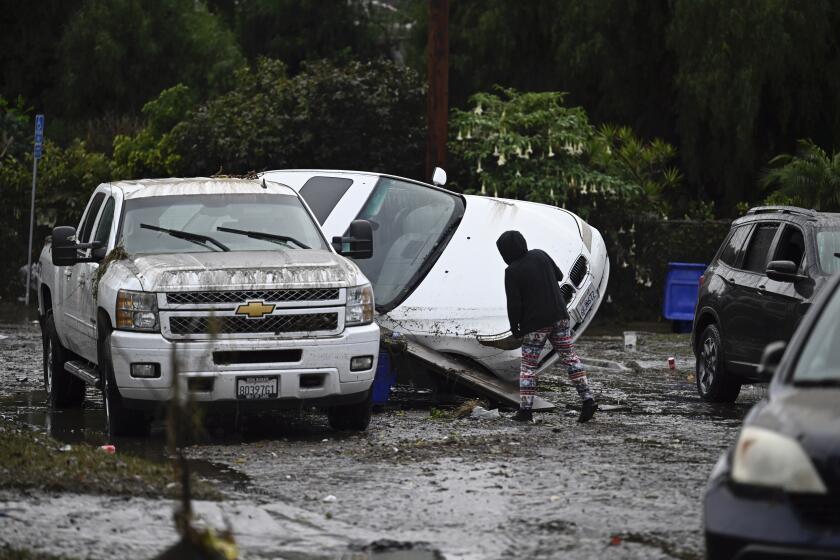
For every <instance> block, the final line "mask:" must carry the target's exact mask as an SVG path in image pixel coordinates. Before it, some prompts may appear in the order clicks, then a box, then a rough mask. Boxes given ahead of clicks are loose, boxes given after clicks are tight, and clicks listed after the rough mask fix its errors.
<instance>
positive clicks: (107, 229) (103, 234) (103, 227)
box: [93, 197, 114, 246]
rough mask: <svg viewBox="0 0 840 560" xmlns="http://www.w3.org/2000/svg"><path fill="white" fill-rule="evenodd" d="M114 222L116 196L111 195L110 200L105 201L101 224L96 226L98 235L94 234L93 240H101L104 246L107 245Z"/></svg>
mask: <svg viewBox="0 0 840 560" xmlns="http://www.w3.org/2000/svg"><path fill="white" fill-rule="evenodd" d="M112 223H114V197H110V198H109V199H108V202H106V203H105V208H104V209H103V210H102V217H101V218H100V219H99V225H97V226H96V235H94V236H93V240H94V241H99V242H100V243H102V245H103V246H105V245H107V244H108V235H109V234H110V233H111V224H112Z"/></svg>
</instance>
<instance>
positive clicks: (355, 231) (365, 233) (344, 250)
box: [332, 220, 373, 259]
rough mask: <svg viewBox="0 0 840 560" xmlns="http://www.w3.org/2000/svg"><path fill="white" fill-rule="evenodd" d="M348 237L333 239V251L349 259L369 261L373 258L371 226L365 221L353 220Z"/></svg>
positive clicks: (348, 230)
mask: <svg viewBox="0 0 840 560" xmlns="http://www.w3.org/2000/svg"><path fill="white" fill-rule="evenodd" d="M347 233H348V235H346V236H344V237H338V236H336V237H333V238H332V246H333V249H335V250H336V252H337V253H338V254H339V255H343V256H345V257H350V258H351V259H369V258H371V257H372V256H373V226H371V224H370V222H369V221H367V220H353V221H352V222H350V227H349V228H348V229H347Z"/></svg>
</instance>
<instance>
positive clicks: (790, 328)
mask: <svg viewBox="0 0 840 560" xmlns="http://www.w3.org/2000/svg"><path fill="white" fill-rule="evenodd" d="M838 252H840V214H828V213H822V212H816V211H814V210H805V209H802V208H795V207H787V206H767V207H759V208H753V209H751V210H750V211H749V212H747V214H746V215H745V216H744V217H742V218H739V219H737V220H735V221H734V222H732V228H731V229H730V231H729V234H728V235H727V237H726V240H725V241H724V242H723V244H722V245H721V247H720V249H719V250H718V253H717V255H715V258H714V259H713V260H712V263H711V264H710V265H709V267H708V268H707V269H706V272H705V273H704V275H703V277H701V279H700V291H699V293H698V297H697V306H696V308H695V312H694V328H693V329H692V348H693V349H694V354H695V356H696V357H697V372H696V379H697V390H698V392H699V393H700V397H701V398H702V399H703V400H706V401H710V402H733V401H734V400H735V399H736V398H737V397H738V393H739V392H740V390H741V384H743V383H750V382H755V381H761V379H759V377H758V374H757V369H758V363H759V360H760V359H761V353H762V351H763V350H764V348H765V347H766V346H767V345H768V344H769V343H771V342H775V341H780V340H781V341H788V340H789V339H790V337H791V336H792V335H793V332H794V330H796V327H797V325H798V324H799V322H800V320H801V319H802V316H803V315H804V314H805V312H806V311H807V310H808V308H809V307H810V305H811V302H812V301H813V298H814V296H815V295H816V293H817V292H818V291H819V289H820V287H822V285H823V284H824V283H825V281H826V279H827V278H828V276H829V275H831V274H832V273H833V272H836V271H838V270H840V258H838V257H837V256H836V254H838Z"/></svg>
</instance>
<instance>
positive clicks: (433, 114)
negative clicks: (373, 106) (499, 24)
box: [426, 0, 449, 181]
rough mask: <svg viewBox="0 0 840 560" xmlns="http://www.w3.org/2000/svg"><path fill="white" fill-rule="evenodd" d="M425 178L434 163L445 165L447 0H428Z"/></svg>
mask: <svg viewBox="0 0 840 560" xmlns="http://www.w3.org/2000/svg"><path fill="white" fill-rule="evenodd" d="M426 74H427V77H428V82H429V90H428V93H427V95H426V124H427V125H428V135H427V140H426V179H427V180H429V181H431V179H432V172H433V171H434V169H435V167H442V168H446V139H447V134H448V128H449V0H429V40H428V45H427V47H426Z"/></svg>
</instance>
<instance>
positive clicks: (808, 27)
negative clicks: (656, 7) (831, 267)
mask: <svg viewBox="0 0 840 560" xmlns="http://www.w3.org/2000/svg"><path fill="white" fill-rule="evenodd" d="M674 5H675V8H674V18H673V21H672V23H671V26H670V29H669V44H670V45H671V48H672V49H673V51H674V53H675V56H676V60H677V72H676V74H675V76H674V86H675V91H676V94H677V99H676V109H677V113H678V114H679V118H678V119H677V123H676V128H677V132H678V134H679V137H680V151H681V154H682V157H683V161H684V163H685V172H686V174H687V176H689V177H690V178H691V180H692V182H693V183H695V184H696V185H698V186H701V187H703V188H704V189H705V190H706V191H707V192H708V193H709V194H710V195H711V196H713V197H714V198H715V199H716V200H718V201H719V206H720V207H722V208H723V209H727V208H732V207H734V206H735V204H736V203H737V202H739V201H741V200H745V199H750V198H755V196H756V194H757V193H756V190H755V185H756V181H755V178H756V173H757V170H758V168H760V167H761V165H762V162H764V161H767V159H768V158H769V157H770V155H771V154H774V153H778V152H779V151H783V150H786V149H789V148H792V147H793V138H797V137H803V136H812V137H815V138H817V139H818V140H822V141H831V140H833V139H835V138H837V136H838V134H840V111H838V108H837V104H836V99H837V96H838V95H840V75H839V74H838V72H837V71H836V69H837V67H838V62H840V59H838V55H837V52H838V47H840V43H838V39H837V34H836V32H835V30H836V26H837V24H838V22H840V18H838V15H840V6H838V4H837V3H835V2H831V1H823V0H814V1H811V2H796V1H793V0H744V1H741V2H728V1H726V0H677V1H676V2H675V3H674Z"/></svg>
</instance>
